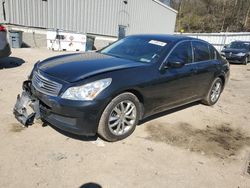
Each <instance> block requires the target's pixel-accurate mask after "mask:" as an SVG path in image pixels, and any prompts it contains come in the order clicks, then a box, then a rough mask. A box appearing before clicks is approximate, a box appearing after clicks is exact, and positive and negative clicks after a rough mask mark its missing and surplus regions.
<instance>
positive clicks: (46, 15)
mask: <svg viewBox="0 0 250 188" xmlns="http://www.w3.org/2000/svg"><path fill="white" fill-rule="evenodd" d="M5 1H6V4H8V6H6V14H7V15H6V16H7V18H8V22H9V23H12V24H18V25H24V26H32V27H43V28H48V29H62V30H66V31H73V32H80V33H94V34H100V35H110V36H117V34H118V25H127V26H128V29H127V33H128V34H135V33H173V32H174V26H175V18H176V13H175V12H173V11H171V10H169V9H167V8H165V7H163V6H161V5H159V4H157V3H156V2H154V1H153V0H129V1H128V4H127V5H125V4H124V3H123V1H122V0H48V1H47V2H44V1H42V0H5Z"/></svg>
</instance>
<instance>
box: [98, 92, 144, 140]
mask: <svg viewBox="0 0 250 188" xmlns="http://www.w3.org/2000/svg"><path fill="white" fill-rule="evenodd" d="M139 106H140V102H139V100H138V99H137V97H136V96H135V95H134V94H132V93H128V92H126V93H122V94H120V95H118V96H117V97H115V98H114V99H113V100H112V101H111V102H110V103H109V104H108V105H107V107H106V108H105V110H104V112H103V113H102V116H101V119H100V121H99V126H98V135H99V136H100V137H101V138H103V139H105V140H107V141H110V142H114V141H118V140H122V139H124V138H126V137H128V136H129V135H131V134H132V133H133V132H134V130H135V127H136V125H137V123H138V120H139V116H140V108H139Z"/></svg>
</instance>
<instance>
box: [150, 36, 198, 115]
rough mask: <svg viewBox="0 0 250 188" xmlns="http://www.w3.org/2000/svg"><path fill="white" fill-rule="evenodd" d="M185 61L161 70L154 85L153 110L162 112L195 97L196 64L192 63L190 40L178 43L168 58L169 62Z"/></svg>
mask: <svg viewBox="0 0 250 188" xmlns="http://www.w3.org/2000/svg"><path fill="white" fill-rule="evenodd" d="M173 61H175V62H183V63H184V65H183V66H182V67H179V68H171V67H167V68H166V69H165V71H164V72H163V73H160V72H159V75H158V79H156V80H155V82H154V84H153V85H152V88H151V89H152V96H153V97H152V98H154V99H155V100H154V106H155V108H154V110H153V112H160V111H163V110H166V109H168V108H171V107H174V106H178V105H180V104H183V103H185V102H188V101H191V100H192V99H194V98H195V96H196V93H195V92H194V88H195V86H196V82H197V80H195V73H196V66H195V64H193V63H192V48H191V42H190V41H184V42H181V43H180V44H178V45H177V46H176V47H175V49H174V50H173V51H172V52H171V54H170V55H169V56H168V58H167V62H173Z"/></svg>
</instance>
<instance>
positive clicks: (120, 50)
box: [100, 37, 168, 63]
mask: <svg viewBox="0 0 250 188" xmlns="http://www.w3.org/2000/svg"><path fill="white" fill-rule="evenodd" d="M167 45H168V43H167V42H165V41H160V40H154V39H148V38H143V37H127V38H124V39H121V40H119V41H117V42H115V43H114V44H111V45H110V46H108V47H107V48H105V49H103V50H101V51H100V53H103V54H106V55H110V56H114V57H118V58H124V59H128V60H134V61H139V62H143V63H150V62H152V61H153V60H157V59H158V58H159V57H160V56H161V53H162V52H163V51H164V49H165V48H166V46H167Z"/></svg>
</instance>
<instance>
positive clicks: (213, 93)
mask: <svg viewBox="0 0 250 188" xmlns="http://www.w3.org/2000/svg"><path fill="white" fill-rule="evenodd" d="M222 90H223V82H222V80H221V78H219V77H218V78H216V79H215V80H214V81H213V83H212V85H211V87H210V89H209V91H208V93H207V95H206V97H205V98H204V99H203V100H202V103H203V104H205V105H208V106H212V105H214V104H215V103H217V101H218V100H219V98H220V95H221V92H222Z"/></svg>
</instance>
